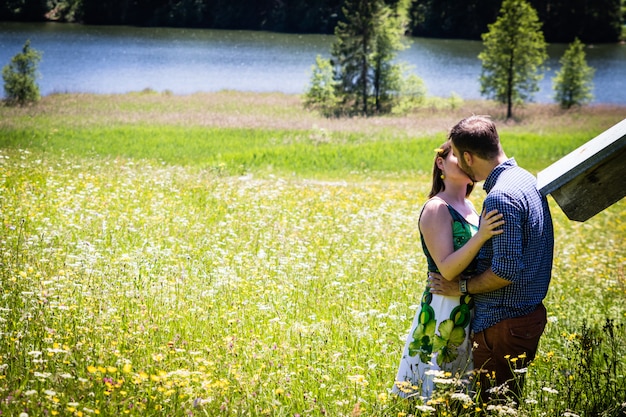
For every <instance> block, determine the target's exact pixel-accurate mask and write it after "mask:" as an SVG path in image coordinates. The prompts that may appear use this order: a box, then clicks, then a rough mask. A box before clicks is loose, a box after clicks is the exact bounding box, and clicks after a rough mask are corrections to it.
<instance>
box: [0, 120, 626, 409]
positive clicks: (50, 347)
mask: <svg viewBox="0 0 626 417" xmlns="http://www.w3.org/2000/svg"><path fill="white" fill-rule="evenodd" d="M12 121H13V122H14V119H13V120H12ZM28 123H30V122H28ZM28 123H27V122H24V123H18V124H19V125H20V126H21V127H20V126H15V125H14V124H12V123H11V121H9V122H7V121H6V119H5V121H4V122H3V127H2V129H1V131H2V133H1V136H0V137H1V138H2V139H1V141H2V142H0V143H2V146H1V147H0V231H1V232H0V280H1V282H0V294H1V297H0V332H1V337H0V411H1V412H2V414H3V415H16V416H19V415H22V416H26V415H29V416H39V415H62V416H88V415H106V416H113V415H136V416H145V415H155V416H157V415H159V416H161V415H167V416H189V415H198V416H202V415H207V416H213V415H225V416H240V415H249V416H262V415H272V416H295V415H300V416H357V415H361V416H366V415H367V416H408V415H415V416H418V415H437V416H443V415H481V414H483V415H484V414H486V415H503V413H510V414H515V415H521V416H553V415H568V416H573V415H579V416H592V415H599V414H598V413H599V411H598V410H603V412H604V413H605V414H603V415H607V416H620V415H622V414H623V413H624V408H625V405H624V399H625V398H626V396H625V393H626V386H625V382H624V380H625V379H624V378H623V376H624V372H625V369H624V362H623V360H622V358H623V355H624V354H625V353H626V352H625V348H624V346H626V344H625V342H626V331H625V329H624V326H623V323H624V321H625V320H626V305H625V304H624V298H625V297H626V280H625V278H624V263H625V259H626V257H625V252H624V246H623V238H624V236H625V235H626V206H625V204H624V202H623V201H621V202H619V203H617V204H615V205H613V206H612V207H610V208H609V209H607V210H605V211H603V212H601V213H600V214H598V215H596V216H594V217H593V218H592V219H590V220H589V221H587V222H585V223H574V222H570V221H569V220H567V219H566V218H565V216H564V215H563V214H562V213H561V212H560V209H559V208H558V207H557V206H556V205H555V204H554V202H553V201H551V205H552V211H553V214H554V221H555V229H556V235H557V242H556V254H555V255H556V256H555V267H554V278H553V282H552V284H551V288H550V291H549V294H548V297H547V299H546V306H547V309H548V312H549V316H550V322H549V324H548V327H547V330H546V334H545V335H544V337H543V339H542V341H541V344H540V352H539V354H538V358H537V360H536V361H535V362H534V363H533V365H532V366H531V367H529V369H528V375H527V390H526V396H525V401H523V402H522V403H520V404H519V405H518V406H517V407H515V408H514V407H511V406H510V404H508V405H507V404H491V405H489V404H478V403H475V402H474V401H473V400H472V399H471V398H470V397H467V396H462V395H461V394H460V393H454V394H453V393H452V392H450V391H449V390H448V389H447V388H446V387H450V386H448V385H444V386H442V387H443V388H442V389H441V391H440V393H439V396H438V397H436V398H435V401H433V402H431V403H429V404H424V403H421V402H419V401H417V402H412V403H411V402H406V401H404V400H399V399H397V398H394V397H393V396H391V394H390V388H391V386H392V384H393V378H394V376H395V373H396V367H397V364H398V361H399V358H400V354H401V349H402V346H403V343H404V337H405V333H406V332H407V331H408V328H409V326H410V323H411V320H412V316H413V314H414V312H415V308H416V307H417V305H418V304H419V301H418V300H419V296H420V294H421V292H422V289H423V285H424V278H425V274H424V271H425V270H426V264H425V261H424V257H423V255H422V254H421V250H420V249H419V236H418V232H417V228H416V222H417V216H418V213H419V209H420V204H421V203H422V202H423V201H424V200H425V198H426V193H427V192H428V183H429V178H428V173H427V171H428V170H427V168H428V167H429V165H430V160H431V158H432V149H433V148H434V147H435V146H436V145H438V143H439V142H440V140H442V139H443V137H444V136H445V134H443V133H442V134H440V135H437V137H432V138H428V137H426V138H418V137H403V136H402V135H400V134H398V132H397V131H394V132H392V133H393V134H390V135H389V136H387V135H381V136H377V135H375V134H372V135H359V134H357V133H355V132H354V131H350V130H346V131H341V130H336V131H335V130H334V131H329V132H327V134H328V136H323V137H321V139H320V138H319V137H318V138H317V139H315V140H313V139H311V136H309V135H312V134H313V133H315V132H317V133H318V134H319V132H320V131H319V129H317V130H316V129H311V131H309V132H302V131H291V130H288V129H283V130H282V131H281V130H280V129H234V128H224V129H212V128H198V127H193V126H188V127H186V128H177V127H174V126H170V125H159V126H157V127H149V126H147V125H142V124H134V125H122V124H117V125H114V126H110V127H108V126H98V124H97V123H95V124H94V125H92V126H91V127H90V128H89V129H87V128H81V127H80V126H76V125H73V124H70V125H69V126H67V127H66V128H63V123H62V122H60V121H58V120H57V121H55V122H54V123H53V122H49V123H53V124H54V125H55V126H56V127H55V128H56V129H58V130H57V131H53V129H52V128H51V129H47V128H46V126H47V127H48V128H49V127H51V126H52V125H46V123H42V124H41V125H39V126H34V125H33V126H27V124H28ZM36 124H37V123H35V125H36ZM607 127H608V126H607ZM207 132H214V136H211V135H207ZM513 133H515V132H511V135H510V139H507V140H510V142H509V143H505V147H506V148H507V151H508V153H509V154H510V155H511V156H513V155H514V156H516V157H517V158H518V160H520V161H523V162H524V163H525V164H531V165H532V163H536V164H537V165H539V164H540V163H542V162H541V161H548V160H550V159H553V158H555V156H554V155H553V154H552V153H553V152H567V150H566V149H565V148H566V147H567V146H568V143H570V142H568V139H567V138H563V137H559V136H557V135H555V136H554V137H553V139H552V140H551V141H550V143H548V142H547V141H545V137H544V136H534V135H535V134H534V133H532V132H531V133H529V134H526V135H524V134H521V133H520V135H519V137H516V135H515V134H513ZM551 134H552V133H551ZM220 135H222V136H220ZM212 137H215V138H216V139H215V140H216V141H217V140H218V139H217V138H218V137H222V138H223V139H222V142H221V145H220V146H215V145H214V144H212V140H211V138H212ZM120 138H126V139H125V140H120ZM296 138H300V140H296ZM533 138H534V139H533ZM580 140H582V137H581V139H580ZM130 141H134V142H132V143H128V142H130ZM528 141H531V142H532V145H530V144H528V143H527V142H528ZM553 142H554V143H555V144H556V147H555V148H551V146H552V145H553ZM357 143H358V144H359V145H358V146H357ZM403 145H404V146H405V147H403ZM571 146H577V145H571ZM188 147H189V149H187V148H188ZM228 149H230V150H229V151H228V152H227V151H226V150H228ZM359 149H362V150H363V151H364V152H363V153H362V154H359V153H358V150H359ZM510 149H512V151H510ZM218 150H221V159H220V158H218V157H217V156H215V153H216V152H218ZM248 152H259V153H260V152H266V155H268V156H266V160H265V162H263V163H261V162H258V163H257V164H256V165H255V164H254V163H251V162H250V160H251V156H250V154H249V153H248ZM316 152H318V154H316ZM407 152H409V153H411V154H410V156H409V157H406V159H405V153H407ZM172 153H175V154H176V156H175V157H174V156H171V154H172ZM422 153H423V155H422ZM224 155H231V156H230V157H224ZM232 155H235V156H232ZM318 155H326V156H325V157H324V158H322V157H319V159H316V158H318ZM328 155H330V156H328ZM332 155H338V156H336V157H335V159H334V162H333V159H332V157H331V156H332ZM292 157H293V158H294V159H293V162H288V158H292ZM237 158H239V159H237ZM342 158H343V159H342ZM419 158H423V160H424V161H425V162H419V161H420V159H419ZM542 158H543V159H542ZM298 160H300V162H298ZM313 160H315V161H317V162H313ZM534 160H539V162H537V161H535V162H533V161H534ZM362 161H369V163H370V165H369V166H363V165H361V163H362ZM410 161H411V162H410ZM333 163H334V164H336V165H333ZM394 163H395V165H394ZM219 164H222V165H221V167H220V165H219ZM246 164H247V165H246ZM307 164H308V165H307ZM342 164H345V165H346V166H343V165H342ZM411 164H412V165H411ZM231 165H232V166H233V167H234V168H231ZM270 166H271V167H273V168H271V169H270V168H269V167H270ZM394 166H395V167H396V170H395V171H394V169H393V167H394ZM215 167H217V168H215ZM240 167H244V168H245V169H241V168H240ZM373 167H375V168H373ZM326 170H327V171H326ZM241 173H245V174H246V175H243V176H242V175H240V174H241ZM346 173H347V174H348V175H345V174H346ZM230 174H236V175H230ZM473 198H474V200H475V203H476V205H477V206H479V205H480V200H481V198H482V191H480V190H478V191H477V192H476V193H475V196H474V197H473ZM607 318H608V319H610V320H613V321H610V322H609V321H607ZM594 384H596V385H595V386H594ZM620 413H621V414H620Z"/></svg>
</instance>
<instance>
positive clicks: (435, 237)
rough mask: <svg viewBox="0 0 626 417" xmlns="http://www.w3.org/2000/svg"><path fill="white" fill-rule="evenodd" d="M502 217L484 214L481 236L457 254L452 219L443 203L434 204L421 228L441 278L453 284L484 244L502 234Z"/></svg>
mask: <svg viewBox="0 0 626 417" xmlns="http://www.w3.org/2000/svg"><path fill="white" fill-rule="evenodd" d="M503 224H504V220H502V214H499V213H498V211H497V210H493V211H490V212H489V213H487V214H485V213H483V218H482V220H481V222H480V228H479V229H478V232H477V233H476V234H475V235H474V236H473V237H472V238H471V239H470V240H468V241H467V243H466V244H465V245H463V246H462V247H461V248H459V249H458V250H457V251H455V250H454V243H453V240H452V239H453V238H452V217H451V216H450V212H449V211H448V207H447V206H446V204H445V203H444V202H443V201H437V200H433V201H431V202H430V203H429V204H427V205H426V207H424V211H423V212H422V216H421V218H420V222H419V226H420V230H421V232H422V236H424V242H425V243H426V247H427V248H428V251H429V252H430V255H431V256H432V258H433V260H434V261H435V263H436V264H437V267H438V268H439V271H440V272H441V275H442V276H443V277H444V278H445V279H447V280H452V279H454V278H456V277H457V276H458V275H460V274H461V273H462V272H463V270H464V269H465V268H467V266H468V265H469V264H470V263H471V262H472V260H473V259H474V258H475V257H476V255H477V254H478V251H480V248H481V247H482V246H483V244H484V243H485V242H486V241H488V240H489V239H491V237H492V236H495V235H499V234H500V233H502V230H495V229H496V228H498V227H500V226H502V225H503Z"/></svg>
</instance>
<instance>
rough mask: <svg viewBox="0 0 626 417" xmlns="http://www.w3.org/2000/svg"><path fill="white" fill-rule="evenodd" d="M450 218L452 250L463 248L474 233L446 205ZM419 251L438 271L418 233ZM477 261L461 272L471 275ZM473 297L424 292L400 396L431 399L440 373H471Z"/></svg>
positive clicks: (405, 356) (400, 377) (395, 389)
mask: <svg viewBox="0 0 626 417" xmlns="http://www.w3.org/2000/svg"><path fill="white" fill-rule="evenodd" d="M446 205H447V207H448V211H449V212H450V215H451V216H452V221H453V223H452V225H453V227H452V235H453V240H454V250H455V251H456V250H457V249H459V248H460V247H461V246H463V245H464V244H465V243H466V242H467V241H468V240H469V239H470V238H471V237H472V236H473V235H474V234H475V233H476V232H477V231H478V227H477V226H475V225H473V224H471V223H469V222H468V221H467V220H465V219H464V218H463V216H462V215H461V214H460V213H459V212H458V211H456V210H455V209H454V208H453V207H452V206H450V205H448V204H446ZM420 237H421V240H422V249H423V251H424V254H425V255H426V259H427V261H428V271H434V272H439V270H438V268H437V265H436V264H435V261H434V260H433V258H432V257H431V255H430V253H429V252H428V249H427V248H426V244H425V243H424V237H423V236H422V235H421V233H420ZM475 269H476V261H475V260H474V261H472V263H471V264H470V265H469V266H468V267H467V268H466V269H465V270H464V271H463V274H464V275H472V274H473V273H474V272H475ZM473 306H474V304H473V301H472V297H471V296H469V295H464V296H460V297H459V296H450V297H448V296H443V295H438V294H431V293H430V290H429V288H428V287H426V290H425V291H424V293H423V295H422V299H421V304H420V308H419V311H418V313H417V314H416V315H415V318H414V320H413V324H412V325H411V331H410V332H409V335H408V337H407V340H406V344H405V346H404V351H403V353H402V359H401V360H400V366H399V369H398V374H397V376H396V382H395V384H394V386H393V392H394V393H395V394H397V395H399V396H401V397H405V398H409V397H414V396H420V395H421V396H422V397H425V398H430V397H431V396H432V393H433V390H434V388H435V387H434V385H435V384H434V379H435V378H436V377H437V376H438V375H437V374H439V373H440V372H437V371H443V372H450V373H451V374H452V376H454V375H457V374H458V375H462V374H464V373H465V372H466V371H471V370H472V368H473V366H472V358H471V346H470V339H469V324H470V321H471V318H472V310H473Z"/></svg>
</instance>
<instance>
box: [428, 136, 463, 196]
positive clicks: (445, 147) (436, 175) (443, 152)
mask: <svg viewBox="0 0 626 417" xmlns="http://www.w3.org/2000/svg"><path fill="white" fill-rule="evenodd" d="M435 152H436V155H435V161H434V162H433V181H432V187H431V189H430V193H429V194H428V198H433V197H434V196H435V195H437V194H439V193H440V192H442V191H443V190H445V189H446V185H445V184H444V182H443V179H442V178H441V174H443V171H441V170H440V169H439V167H438V166H437V158H439V157H441V158H443V159H446V158H447V157H448V154H449V153H450V152H452V144H451V143H450V141H449V140H447V141H445V142H444V143H443V144H442V145H441V146H440V147H439V149H435ZM473 189H474V183H471V184H467V191H466V192H465V197H468V196H469V195H470V194H471V193H472V190H473Z"/></svg>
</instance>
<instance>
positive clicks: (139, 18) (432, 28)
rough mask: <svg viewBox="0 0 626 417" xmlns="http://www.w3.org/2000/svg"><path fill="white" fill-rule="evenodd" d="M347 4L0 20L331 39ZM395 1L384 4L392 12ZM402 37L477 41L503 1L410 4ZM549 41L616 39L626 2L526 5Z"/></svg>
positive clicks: (168, 2) (131, 7)
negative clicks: (237, 31)
mask: <svg viewBox="0 0 626 417" xmlns="http://www.w3.org/2000/svg"><path fill="white" fill-rule="evenodd" d="M346 1H347V0H0V21H46V20H53V21H67V22H79V23H85V24H95V25H99V24H107V25H134V26H167V27H190V28H207V29H209V28H210V29H244V30H267V31H275V32H286V33H322V34H333V33H334V30H335V27H336V26H337V24H338V23H339V22H340V21H346V20H347V17H346V16H344V14H343V11H344V10H345V5H346ZM400 1H402V0H385V1H384V2H385V4H386V5H388V6H389V7H392V8H395V7H396V6H397V4H398V3H399V2H400ZM410 3H411V4H410V5H409V8H408V10H409V13H408V16H407V17H408V24H407V27H406V31H407V34H409V35H412V36H420V37H436V38H459V39H476V40H479V39H480V37H481V34H482V33H485V32H486V30H487V25H488V24H489V23H491V22H493V21H494V20H495V19H496V17H497V16H498V11H499V10H500V7H501V5H502V0H412V1H411V2H410ZM530 4H531V5H532V7H533V8H534V9H535V10H537V14H538V16H539V19H540V20H541V22H542V23H543V32H544V35H545V38H546V41H548V42H562V43H565V42H571V41H573V40H574V39H575V38H578V39H580V40H581V41H582V42H585V43H601V42H616V41H618V40H620V37H621V35H622V27H623V25H624V20H623V19H624V18H626V16H624V12H623V10H624V7H625V5H626V0H531V1H530Z"/></svg>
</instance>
